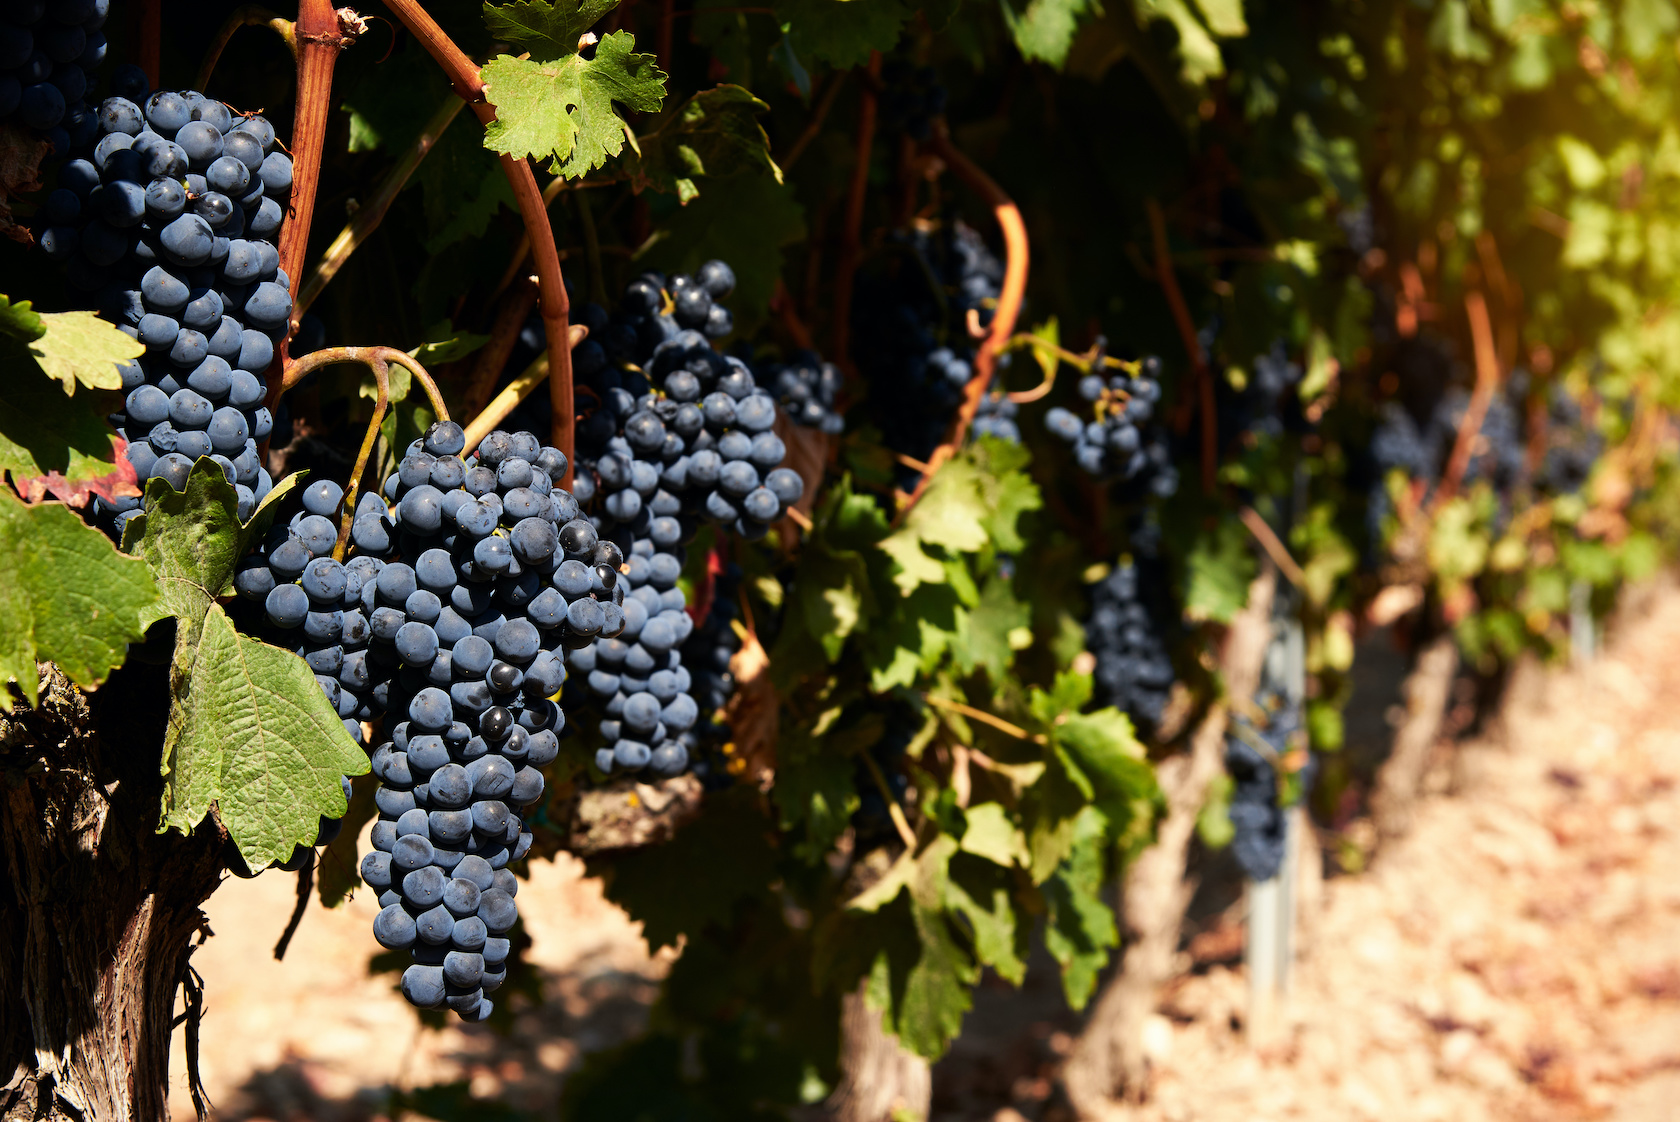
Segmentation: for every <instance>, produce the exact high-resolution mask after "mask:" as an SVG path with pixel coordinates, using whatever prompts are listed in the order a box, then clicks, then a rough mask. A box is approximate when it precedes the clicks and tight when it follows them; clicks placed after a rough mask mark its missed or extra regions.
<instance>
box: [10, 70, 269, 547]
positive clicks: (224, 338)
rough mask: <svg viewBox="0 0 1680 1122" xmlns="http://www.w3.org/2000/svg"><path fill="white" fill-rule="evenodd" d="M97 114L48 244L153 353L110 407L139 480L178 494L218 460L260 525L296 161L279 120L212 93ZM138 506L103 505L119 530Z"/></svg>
mask: <svg viewBox="0 0 1680 1122" xmlns="http://www.w3.org/2000/svg"><path fill="white" fill-rule="evenodd" d="M97 117H98V133H99V141H98V143H97V144H96V145H95V146H94V148H93V151H92V152H91V153H89V154H88V157H87V158H77V159H74V160H71V161H69V162H68V163H66V164H65V165H64V166H63V167H62V168H61V169H60V171H59V177H58V183H59V186H58V187H57V189H55V190H54V191H53V192H52V193H51V194H50V195H49V196H48V197H47V200H46V202H45V204H44V205H43V207H42V217H43V219H44V226H43V228H42V230H41V232H40V242H41V245H42V247H43V248H44V249H45V250H46V252H47V253H48V255H49V256H50V257H52V258H54V259H56V260H60V261H63V262H64V263H65V265H66V269H67V273H68V276H69V280H70V283H71V285H72V286H73V287H75V288H76V289H78V290H80V291H82V292H84V293H87V294H89V295H90V297H92V298H93V300H95V301H96V302H97V304H98V306H99V309H100V312H101V314H102V315H104V316H105V317H106V318H107V319H110V320H111V321H113V322H114V323H116V324H117V326H118V327H119V328H120V329H121V330H123V331H125V332H127V333H128V334H129V335H132V336H133V337H135V338H137V339H139V340H140V342H142V343H144V344H145V346H146V353H145V355H143V356H142V357H141V358H139V359H136V360H134V361H132V362H129V363H127V364H125V365H124V366H123V368H122V378H123V390H124V391H125V393H126V394H127V396H126V398H125V399H124V402H123V406H122V410H121V411H120V412H118V413H115V414H113V415H112V416H111V423H112V424H113V425H114V426H115V427H116V429H117V430H118V432H119V433H121V434H122V436H123V437H124V438H125V439H126V440H127V441H128V453H127V454H128V458H129V462H130V463H132V464H133V465H134V469H135V471H136V473H137V474H138V475H139V477H140V480H141V482H142V483H144V481H145V480H147V479H152V478H162V479H166V480H168V481H169V484H170V485H171V486H172V487H174V488H176V489H177V490H180V489H181V488H183V487H184V486H185V485H186V478H187V473H188V472H189V471H190V470H191V469H192V465H193V462H194V461H195V460H197V459H198V458H200V457H202V456H211V457H213V458H214V459H215V460H216V462H217V463H218V464H219V465H221V468H222V470H223V472H224V473H225V474H226V475H227V478H228V481H229V482H230V483H233V484H234V485H235V486H236V487H237V488H238V494H239V507H240V516H241V517H244V518H248V517H250V513H251V511H252V510H253V509H254V508H255V506H256V504H257V503H258V502H260V501H261V499H262V497H263V496H264V495H265V494H267V493H268V490H269V488H270V487H271V486H272V481H271V480H270V478H269V476H268V473H267V471H266V470H265V469H264V468H263V466H262V464H261V463H260V462H259V460H258V457H257V443H258V441H261V440H263V439H264V438H266V437H267V436H268V434H269V431H270V430H271V428H272V427H273V418H272V417H271V416H270V414H269V412H268V410H267V409H265V408H264V407H263V400H264V396H265V394H266V389H267V387H266V386H265V385H264V382H263V372H264V371H265V370H266V369H267V367H268V365H269V362H270V360H271V359H272V358H273V355H274V344H275V341H276V340H278V339H280V338H282V337H283V336H284V334H285V332H286V328H287V321H288V319H289V317H290V315H291V310H292V300H291V293H290V281H289V279H288V278H287V277H286V275H285V273H284V272H283V271H281V269H280V254H279V251H278V249H277V248H276V246H275V241H276V239H277V237H278V235H279V230H280V223H281V220H282V218H283V217H284V213H285V207H286V204H287V202H288V201H289V199H290V197H291V188H292V165H291V160H290V158H288V157H287V156H286V154H285V153H284V152H280V151H277V150H274V129H273V127H272V126H270V125H269V123H268V122H267V121H265V120H263V119H262V118H261V117H240V116H235V115H234V114H233V113H232V112H230V111H229V110H228V107H227V106H226V105H223V104H222V103H221V102H219V101H214V100H211V99H210V98H206V97H204V96H203V95H202V94H197V93H190V92H189V93H173V92H169V91H160V92H158V93H154V94H152V95H151V96H150V97H148V98H145V99H144V107H143V108H142V106H141V105H139V104H136V103H135V102H133V101H131V100H129V99H128V98H124V97H110V98H106V99H105V101H104V102H103V103H102V104H101V105H100V107H99V111H98V115H97ZM139 505H140V500H139V499H138V498H119V499H116V500H105V499H100V500H99V512H100V514H101V515H102V516H103V517H104V518H105V519H107V520H108V521H109V522H110V523H111V524H112V525H113V528H114V529H115V531H116V532H117V533H118V534H120V533H121V528H122V523H123V522H125V521H126V520H127V518H128V517H129V515H130V514H131V513H132V512H133V511H134V510H136V509H138V507H139Z"/></svg>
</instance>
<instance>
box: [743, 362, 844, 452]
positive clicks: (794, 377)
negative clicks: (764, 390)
mask: <svg viewBox="0 0 1680 1122" xmlns="http://www.w3.org/2000/svg"><path fill="white" fill-rule="evenodd" d="M759 381H760V383H761V384H763V385H767V386H769V387H770V389H771V390H772V391H773V392H774V393H775V395H776V400H777V401H779V402H780V403H781V406H782V409H783V411H784V412H786V414H787V416H788V419H789V420H790V421H792V422H793V423H794V424H796V425H803V426H805V427H806V428H811V429H818V430H820V431H822V432H824V433H826V434H828V435H829V436H839V435H840V433H841V432H843V431H844V430H845V427H846V421H845V418H844V417H842V416H841V415H840V413H839V412H838V411H837V410H836V409H835V402H836V401H837V400H838V399H839V397H840V389H841V387H842V386H843V385H844V384H845V377H844V376H843V375H842V374H841V373H840V368H839V367H838V366H835V365H834V364H833V363H832V362H824V361H823V360H822V358H821V356H819V355H818V354H817V353H816V352H815V351H795V352H794V353H793V356H792V358H790V359H789V360H788V361H787V362H786V363H782V364H773V365H769V366H766V367H765V368H764V369H763V370H762V371H760V378H759Z"/></svg>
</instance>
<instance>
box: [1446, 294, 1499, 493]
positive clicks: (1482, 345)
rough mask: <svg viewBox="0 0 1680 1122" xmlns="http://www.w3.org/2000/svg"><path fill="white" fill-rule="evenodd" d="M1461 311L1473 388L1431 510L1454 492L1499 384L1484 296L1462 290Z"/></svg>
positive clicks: (1462, 479) (1461, 478) (1456, 491)
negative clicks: (1471, 353) (1467, 328)
mask: <svg viewBox="0 0 1680 1122" xmlns="http://www.w3.org/2000/svg"><path fill="white" fill-rule="evenodd" d="M1464 311H1465V314H1466V315H1467V316H1468V317H1469V319H1470V341H1471V344H1472V347H1473V348H1474V350H1475V353H1476V388H1475V390H1474V391H1473V392H1472V393H1471V394H1470V404H1469V406H1468V407H1467V408H1466V409H1465V410H1464V416H1463V417H1461V418H1460V419H1459V422H1458V435H1457V436H1456V437H1455V438H1454V439H1453V450H1452V456H1451V457H1449V458H1448V460H1447V470H1446V471H1445V472H1443V473H1442V475H1441V485H1440V486H1439V487H1438V488H1436V489H1435V497H1434V499H1432V500H1431V501H1430V504H1429V510H1430V513H1431V514H1433V513H1434V512H1435V511H1438V510H1440V509H1441V507H1442V506H1444V505H1446V504H1447V503H1448V502H1450V501H1451V500H1452V497H1453V496H1454V495H1456V494H1458V485H1459V484H1460V483H1462V482H1463V481H1464V472H1465V469H1467V468H1468V467H1469V466H1470V453H1471V451H1472V450H1473V447H1474V445H1475V443H1476V437H1477V436H1479V435H1481V431H1482V421H1483V419H1484V418H1486V417H1487V411H1488V405H1489V403H1491V402H1492V401H1493V393H1494V391H1495V390H1496V389H1498V388H1499V355H1498V353H1497V352H1496V351H1495V349H1494V343H1493V323H1492V322H1491V320H1489V318H1488V307H1487V300H1486V298H1484V297H1483V296H1482V294H1481V293H1480V292H1478V291H1477V290H1475V289H1471V290H1470V291H1469V292H1467V293H1465V294H1464Z"/></svg>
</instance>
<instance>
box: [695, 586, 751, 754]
mask: <svg viewBox="0 0 1680 1122" xmlns="http://www.w3.org/2000/svg"><path fill="white" fill-rule="evenodd" d="M740 582H741V568H740V566H739V565H729V566H727V567H726V568H725V569H724V571H722V572H720V573H718V574H717V575H716V576H715V577H714V578H713V583H712V600H711V604H710V605H709V606H708V607H707V609H706V618H705V619H703V620H701V621H700V623H699V625H698V626H697V627H695V629H694V633H693V634H692V635H690V636H689V637H688V639H687V641H686V642H684V643H683V645H682V660H683V665H685V666H687V667H688V668H689V672H690V674H691V675H692V684H691V685H690V687H689V689H690V692H691V694H692V695H693V697H694V700H695V702H696V704H698V705H699V706H700V721H699V723H698V724H696V725H695V728H694V736H693V741H694V746H695V756H694V760H693V765H694V772H695V774H696V775H698V776H699V777H700V779H701V781H702V782H704V783H706V784H707V785H708V786H710V787H727V786H728V785H729V784H730V783H732V782H733V781H734V777H733V773H732V772H731V771H730V764H731V761H730V760H728V759H720V758H719V756H720V755H721V754H722V749H723V748H724V746H725V745H726V744H727V743H728V742H729V728H728V726H727V725H725V724H723V723H722V720H721V711H722V710H723V709H724V708H725V707H726V706H728V704H729V701H730V699H731V698H732V697H734V696H735V675H734V673H733V672H731V670H730V668H729V664H730V660H731V659H733V658H734V656H735V652H736V651H738V650H740V649H741V638H740V636H739V635H737V634H736V633H735V627H734V624H735V621H736V620H737V619H738V618H739V617H740V614H741V606H740V604H739V602H738V601H737V599H736V597H737V596H738V595H739V594H740V593H739V589H740Z"/></svg>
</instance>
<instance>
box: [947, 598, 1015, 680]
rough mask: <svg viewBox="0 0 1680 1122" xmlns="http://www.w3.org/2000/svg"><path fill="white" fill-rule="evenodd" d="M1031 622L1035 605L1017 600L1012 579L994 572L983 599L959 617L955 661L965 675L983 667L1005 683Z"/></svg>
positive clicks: (952, 651)
mask: <svg viewBox="0 0 1680 1122" xmlns="http://www.w3.org/2000/svg"><path fill="white" fill-rule="evenodd" d="M1031 624H1032V606H1031V605H1029V604H1027V603H1026V602H1024V601H1021V600H1017V599H1015V593H1014V590H1013V589H1011V588H1010V586H1009V582H1008V581H1006V580H1004V579H1003V578H1001V577H999V576H998V575H996V574H995V573H994V574H993V575H992V576H991V578H990V579H989V580H987V581H986V584H985V586H984V587H983V588H982V589H981V591H980V602H979V603H978V604H976V605H975V606H974V608H973V609H972V610H970V611H967V612H964V613H963V614H962V616H961V617H959V619H958V627H957V639H956V642H955V643H954V644H953V645H952V648H951V653H952V656H953V658H952V661H953V662H954V663H955V665H956V668H957V671H958V672H959V673H961V674H963V675H968V674H972V673H974V671H975V670H984V671H985V672H986V674H987V675H988V676H989V677H990V678H991V680H992V681H993V682H995V683H1002V682H1003V681H1004V678H1005V676H1006V675H1007V674H1008V673H1009V667H1010V666H1011V665H1012V664H1013V663H1014V661H1015V649H1016V644H1017V643H1019V642H1020V641H1021V639H1022V637H1023V633H1024V637H1025V639H1026V641H1027V642H1031V640H1032V632H1031V631H1030V630H1026V629H1028V628H1029V627H1030V625H1031Z"/></svg>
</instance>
